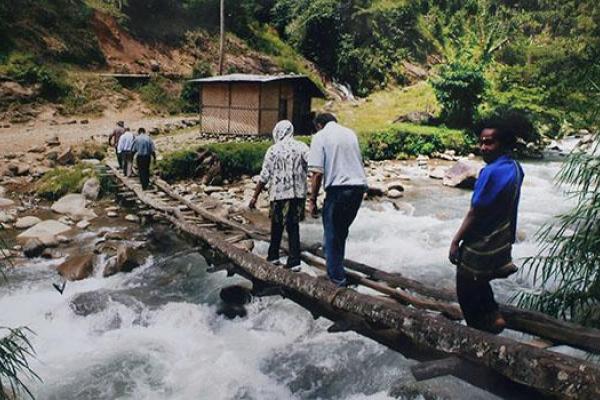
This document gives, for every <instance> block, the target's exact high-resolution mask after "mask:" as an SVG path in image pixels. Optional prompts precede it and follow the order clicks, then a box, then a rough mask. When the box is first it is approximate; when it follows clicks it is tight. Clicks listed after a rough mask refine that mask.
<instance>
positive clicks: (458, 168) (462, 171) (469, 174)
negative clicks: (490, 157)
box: [442, 159, 483, 189]
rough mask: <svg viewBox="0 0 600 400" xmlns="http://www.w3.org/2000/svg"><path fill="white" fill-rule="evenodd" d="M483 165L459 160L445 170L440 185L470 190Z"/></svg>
mask: <svg viewBox="0 0 600 400" xmlns="http://www.w3.org/2000/svg"><path fill="white" fill-rule="evenodd" d="M482 167H483V165H482V164H481V163H478V162H475V161H471V160H464V159H463V160H459V161H457V162H456V164H454V165H453V166H452V167H450V168H448V170H446V173H445V174H444V179H443V181H442V183H443V184H444V185H446V186H451V187H461V188H470V189H472V188H473V187H474V186H475V180H477V176H478V175H479V170H481V168H482Z"/></svg>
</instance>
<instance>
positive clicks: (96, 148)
mask: <svg viewBox="0 0 600 400" xmlns="http://www.w3.org/2000/svg"><path fill="white" fill-rule="evenodd" d="M107 150H108V144H106V143H103V144H100V143H96V142H91V141H88V142H85V143H84V144H83V145H82V146H81V147H79V148H77V149H76V154H77V158H78V159H80V160H85V159H96V160H100V161H102V160H104V158H105V157H106V152H107Z"/></svg>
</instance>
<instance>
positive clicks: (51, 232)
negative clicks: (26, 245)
mask: <svg viewBox="0 0 600 400" xmlns="http://www.w3.org/2000/svg"><path fill="white" fill-rule="evenodd" d="M70 230H71V228H70V227H69V226H67V225H65V224H62V223H60V222H58V221H55V220H53V219H49V220H46V221H42V222H40V223H39V224H37V225H34V226H32V227H31V228H29V229H27V230H26V231H25V232H23V233H21V234H20V235H19V236H17V238H19V239H22V240H25V239H31V238H38V239H42V238H44V237H48V236H54V237H56V235H60V234H61V233H65V232H68V231H70Z"/></svg>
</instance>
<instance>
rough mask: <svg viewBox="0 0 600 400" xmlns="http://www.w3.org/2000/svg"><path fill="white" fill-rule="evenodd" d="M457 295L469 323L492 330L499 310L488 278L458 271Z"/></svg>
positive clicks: (474, 326)
mask: <svg viewBox="0 0 600 400" xmlns="http://www.w3.org/2000/svg"><path fill="white" fill-rule="evenodd" d="M456 295H457V296H458V303H459V304H460V308H461V309H462V312H463V315H464V317H465V321H467V325H468V326H471V327H473V328H476V329H480V330H485V331H487V330H490V325H491V324H493V322H494V320H495V318H496V315H497V312H498V303H496V301H495V300H494V292H493V291H492V286H491V285H490V281H489V280H487V279H474V278H473V276H472V275H471V274H469V273H465V272H461V271H460V268H459V270H458V271H457V273H456Z"/></svg>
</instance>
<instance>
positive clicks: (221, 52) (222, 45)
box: [219, 0, 225, 75]
mask: <svg viewBox="0 0 600 400" xmlns="http://www.w3.org/2000/svg"><path fill="white" fill-rule="evenodd" d="M224 51H225V0H221V35H220V42H219V75H223V60H224V57H225V54H224Z"/></svg>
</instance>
